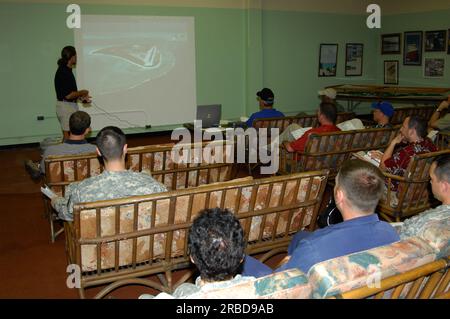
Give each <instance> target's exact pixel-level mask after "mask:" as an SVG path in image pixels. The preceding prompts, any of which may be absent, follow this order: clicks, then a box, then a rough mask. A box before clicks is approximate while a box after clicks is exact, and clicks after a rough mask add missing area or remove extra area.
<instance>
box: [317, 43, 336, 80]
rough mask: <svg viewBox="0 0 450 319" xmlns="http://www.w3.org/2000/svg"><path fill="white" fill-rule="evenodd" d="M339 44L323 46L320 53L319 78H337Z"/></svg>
mask: <svg viewBox="0 0 450 319" xmlns="http://www.w3.org/2000/svg"><path fill="white" fill-rule="evenodd" d="M337 57H338V45H337V44H321V45H320V53H319V77H326V76H336V72H337Z"/></svg>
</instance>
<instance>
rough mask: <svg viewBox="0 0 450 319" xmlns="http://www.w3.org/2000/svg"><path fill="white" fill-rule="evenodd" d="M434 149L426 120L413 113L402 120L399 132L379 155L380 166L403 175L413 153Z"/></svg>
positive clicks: (389, 171)
mask: <svg viewBox="0 0 450 319" xmlns="http://www.w3.org/2000/svg"><path fill="white" fill-rule="evenodd" d="M436 151H437V147H436V146H435V145H434V144H433V142H431V140H430V139H429V138H427V122H426V121H425V120H424V119H423V118H421V117H420V116H417V115H413V116H410V117H407V118H406V119H405V120H404V121H403V125H402V127H401V129H400V133H399V134H398V135H397V136H396V137H395V138H394V139H393V140H392V141H391V144H389V146H388V148H387V149H386V150H385V152H384V154H383V156H382V157H381V161H380V168H381V169H382V170H384V171H386V172H388V173H390V174H393V175H398V176H403V175H404V173H405V170H406V169H407V167H408V164H409V162H410V161H411V158H412V157H413V156H414V155H416V154H423V153H428V152H436ZM393 186H394V188H395V187H396V186H395V185H393Z"/></svg>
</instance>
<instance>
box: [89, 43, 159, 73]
mask: <svg viewBox="0 0 450 319" xmlns="http://www.w3.org/2000/svg"><path fill="white" fill-rule="evenodd" d="M149 47H150V48H149ZM91 54H104V55H108V56H113V57H116V58H119V59H123V60H125V61H127V62H130V63H133V64H135V65H137V66H140V67H143V68H145V69H156V68H158V67H159V66H160V65H161V52H160V51H159V49H158V48H157V47H156V46H151V45H139V44H135V45H132V46H131V47H130V46H118V47H110V48H105V49H100V50H97V51H94V52H92V53H91Z"/></svg>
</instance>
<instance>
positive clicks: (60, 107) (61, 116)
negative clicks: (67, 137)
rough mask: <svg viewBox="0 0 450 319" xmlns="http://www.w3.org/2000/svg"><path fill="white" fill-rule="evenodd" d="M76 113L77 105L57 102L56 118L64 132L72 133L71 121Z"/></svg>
mask: <svg viewBox="0 0 450 319" xmlns="http://www.w3.org/2000/svg"><path fill="white" fill-rule="evenodd" d="M76 111H78V105H77V103H72V102H65V101H57V102H56V116H57V117H58V121H59V123H60V124H61V128H62V130H63V131H70V128H69V119H70V116H71V115H72V114H73V113H75V112H76Z"/></svg>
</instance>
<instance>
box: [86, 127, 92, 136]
mask: <svg viewBox="0 0 450 319" xmlns="http://www.w3.org/2000/svg"><path fill="white" fill-rule="evenodd" d="M91 131H92V129H91V128H90V127H88V128H87V129H85V130H84V136H86V135H89V133H91Z"/></svg>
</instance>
